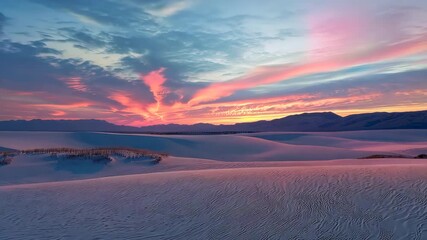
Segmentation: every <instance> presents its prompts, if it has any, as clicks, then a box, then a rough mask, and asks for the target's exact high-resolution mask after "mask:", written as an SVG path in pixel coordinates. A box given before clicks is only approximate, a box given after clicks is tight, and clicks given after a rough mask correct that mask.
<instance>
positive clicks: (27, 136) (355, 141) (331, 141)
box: [0, 130, 427, 161]
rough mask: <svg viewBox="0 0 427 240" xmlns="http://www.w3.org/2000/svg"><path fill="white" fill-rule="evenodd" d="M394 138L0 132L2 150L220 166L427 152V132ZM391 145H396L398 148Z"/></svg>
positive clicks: (379, 134)
mask: <svg viewBox="0 0 427 240" xmlns="http://www.w3.org/2000/svg"><path fill="white" fill-rule="evenodd" d="M372 132H374V133H372ZM394 135H396V136H394ZM394 135H393V131H390V130H378V131H368V132H367V131H356V132H345V133H342V132H336V133H259V134H238V135H215V136H212V135H197V136H180V135H170V136H159V135H144V134H110V133H91V132H81V133H58V132H43V133H37V132H0V146H2V147H6V148H15V149H28V148H40V147H104V146H126V147H136V148H144V149H149V150H154V151H160V152H168V153H170V154H171V155H173V156H179V157H189V158H203V159H214V160H222V161H280V160H330V159H342V158H359V157H364V156H368V155H372V154H382V153H389V152H390V151H391V152H401V151H404V150H407V149H415V148H421V147H423V146H427V131H423V130H417V131H413V130H397V132H396V133H394ZM387 139H394V140H395V142H391V141H390V140H387Z"/></svg>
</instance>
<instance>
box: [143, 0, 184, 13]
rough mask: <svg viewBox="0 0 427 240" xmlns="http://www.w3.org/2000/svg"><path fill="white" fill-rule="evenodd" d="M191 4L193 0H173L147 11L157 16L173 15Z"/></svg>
mask: <svg viewBox="0 0 427 240" xmlns="http://www.w3.org/2000/svg"><path fill="white" fill-rule="evenodd" d="M190 6H191V1H188V0H187V1H173V2H171V3H169V4H165V5H161V6H156V7H154V8H151V9H148V10H146V12H148V13H150V14H151V15H154V16H157V17H169V16H172V15H175V14H176V13H178V12H180V11H182V10H185V9H187V8H188V7H190Z"/></svg>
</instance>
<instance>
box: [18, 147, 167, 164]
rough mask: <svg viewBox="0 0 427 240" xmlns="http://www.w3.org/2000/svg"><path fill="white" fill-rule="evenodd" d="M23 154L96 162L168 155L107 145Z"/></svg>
mask: <svg viewBox="0 0 427 240" xmlns="http://www.w3.org/2000/svg"><path fill="white" fill-rule="evenodd" d="M21 153H22V154H50V156H51V157H58V156H59V155H61V156H63V157H65V158H67V159H75V158H86V159H91V160H93V161H94V162H111V161H112V160H113V156H120V157H123V158H125V159H136V158H146V157H148V158H151V159H153V161H154V162H156V163H158V162H160V161H161V160H162V159H163V157H166V156H168V155H167V154H165V153H158V152H153V151H149V150H144V149H136V148H126V147H121V148H120V147H107V148H92V149H76V148H39V149H30V150H23V151H21Z"/></svg>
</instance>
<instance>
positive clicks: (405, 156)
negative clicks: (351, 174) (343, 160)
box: [360, 154, 427, 159]
mask: <svg viewBox="0 0 427 240" xmlns="http://www.w3.org/2000/svg"><path fill="white" fill-rule="evenodd" d="M374 158H418V159H419V158H427V154H420V155H418V156H415V157H413V156H407V155H387V154H375V155H369V156H367V157H362V158H360V159H374Z"/></svg>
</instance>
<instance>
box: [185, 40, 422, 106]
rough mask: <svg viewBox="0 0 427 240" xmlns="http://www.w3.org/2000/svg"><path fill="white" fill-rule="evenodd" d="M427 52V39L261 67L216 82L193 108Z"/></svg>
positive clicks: (194, 101)
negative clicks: (295, 80) (262, 87)
mask: <svg viewBox="0 0 427 240" xmlns="http://www.w3.org/2000/svg"><path fill="white" fill-rule="evenodd" d="M426 51H427V37H422V38H419V39H416V40H413V41H407V42H403V43H399V44H395V45H391V46H384V47H383V48H379V49H375V50H373V51H371V52H369V53H365V54H363V55H358V56H346V55H343V56H338V57H335V58H332V59H324V60H323V61H314V62H307V63H302V64H296V65H293V66H289V65H278V66H266V67H259V68H256V69H255V70H254V71H253V72H252V73H250V74H248V75H246V76H243V77H240V78H237V79H233V80H230V81H225V82H221V83H214V84H212V85H210V86H208V87H207V88H205V89H202V90H200V91H199V92H197V93H196V94H195V95H194V98H193V99H191V100H190V103H191V104H193V105H194V104H199V103H203V102H208V101H213V100H216V99H219V98H221V97H226V96H230V95H231V94H233V93H234V92H236V91H238V90H243V89H248V88H253V87H257V86H260V85H266V84H272V83H276V82H280V81H284V80H289V79H292V78H296V77H300V76H304V75H309V74H315V73H322V72H333V71H338V70H341V69H345V68H349V67H353V66H357V65H364V64H370V63H376V62H381V61H387V60H393V59H396V58H400V57H406V56H410V55H413V54H418V53H423V52H426Z"/></svg>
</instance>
